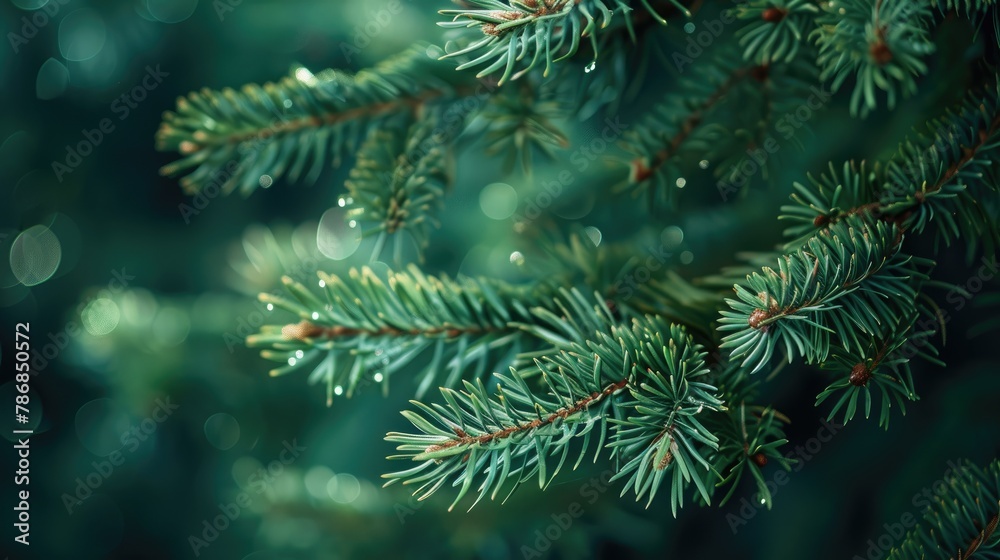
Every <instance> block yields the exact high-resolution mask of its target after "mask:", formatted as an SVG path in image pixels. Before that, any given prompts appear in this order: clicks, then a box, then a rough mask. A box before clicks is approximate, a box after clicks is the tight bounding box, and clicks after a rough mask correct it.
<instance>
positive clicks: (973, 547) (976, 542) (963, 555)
mask: <svg viewBox="0 0 1000 560" xmlns="http://www.w3.org/2000/svg"><path fill="white" fill-rule="evenodd" d="M998 505H1000V504H998ZM998 523H1000V513H998V514H997V515H994V516H993V519H991V520H990V521H989V523H987V524H986V528H985V529H983V530H982V531H980V532H979V534H978V535H976V537H975V538H974V539H972V542H970V543H969V546H968V547H967V548H966V549H965V552H962V551H961V550H959V551H958V556H956V557H955V560H968V559H970V558H972V555H973V554H975V553H976V551H977V550H979V547H980V546H982V545H983V543H984V542H986V541H987V539H989V538H990V537H991V536H992V535H993V532H994V531H996V529H997V524H998Z"/></svg>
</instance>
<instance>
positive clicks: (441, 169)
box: [346, 117, 453, 265]
mask: <svg viewBox="0 0 1000 560" xmlns="http://www.w3.org/2000/svg"><path fill="white" fill-rule="evenodd" d="M438 122H439V119H436V118H433V117H430V118H423V119H421V120H419V121H417V122H416V123H413V124H412V125H410V126H409V127H406V126H392V125H390V126H388V127H387V128H384V129H383V128H379V129H374V130H372V131H371V132H370V133H369V135H368V138H367V139H366V140H365V142H364V143H363V144H362V145H361V148H360V150H359V151H358V155H357V160H358V163H357V165H355V167H354V168H353V169H352V170H351V174H350V178H349V179H348V181H347V183H346V186H347V190H348V192H349V193H350V195H351V196H350V197H349V198H348V199H347V200H348V201H350V202H349V203H347V204H346V206H347V207H348V211H347V216H348V217H349V218H354V219H356V220H360V222H361V223H360V226H361V230H362V232H363V234H362V235H363V236H364V237H367V236H371V235H378V238H379V239H378V242H377V243H376V249H375V250H374V251H373V253H372V259H371V260H372V261H373V262H374V261H376V260H378V259H379V258H380V256H381V252H382V248H383V247H384V242H385V240H386V238H390V237H391V238H393V240H394V242H395V244H396V255H397V259H396V264H397V265H401V264H402V263H401V262H400V258H399V257H398V255H399V254H400V250H401V245H402V241H401V240H400V239H398V237H399V236H400V234H402V233H403V232H407V233H409V234H410V236H411V237H412V238H413V241H414V243H415V245H416V248H417V251H418V254H419V256H420V258H421V261H422V258H423V250H424V249H425V248H426V247H427V243H428V239H429V236H430V230H431V228H432V227H435V228H436V227H439V223H438V221H437V218H436V213H437V211H439V210H440V209H441V207H442V206H443V204H442V199H443V197H444V195H445V190H446V189H447V188H448V187H449V186H450V184H451V181H452V177H451V175H452V174H453V165H452V164H451V163H450V162H449V161H448V160H449V151H450V150H449V146H450V139H449V138H447V137H444V135H441V134H437V135H435V131H440V130H441V129H440V128H437V124H438ZM353 222H354V220H352V223H353ZM355 225H358V224H355Z"/></svg>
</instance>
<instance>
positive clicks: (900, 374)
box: [816, 313, 944, 430]
mask: <svg viewBox="0 0 1000 560" xmlns="http://www.w3.org/2000/svg"><path fill="white" fill-rule="evenodd" d="M919 317H920V315H919V314H917V313H914V314H913V316H912V317H911V318H906V319H904V320H903V322H902V324H901V325H900V326H899V328H897V329H895V331H894V332H889V333H887V334H886V335H884V337H873V339H872V342H871V344H870V346H869V347H868V348H867V349H865V351H864V352H851V351H848V350H844V349H837V350H835V351H834V353H833V355H832V356H831V358H830V361H828V362H826V363H823V364H821V367H822V368H823V369H829V370H833V371H834V372H835V373H836V374H837V375H838V376H839V377H840V379H838V380H837V381H835V382H834V383H832V384H830V385H829V386H828V387H827V388H826V389H824V390H823V391H822V392H821V393H820V394H819V395H818V396H817V397H816V406H819V405H821V404H822V403H823V402H824V401H826V400H827V399H829V398H831V397H833V396H835V395H838V394H839V395H840V398H839V399H837V401H836V404H835V405H834V406H833V408H832V409H831V410H830V414H829V416H828V417H827V420H832V419H833V418H834V417H835V416H836V415H837V412H839V411H840V410H841V409H843V410H844V414H843V420H842V422H841V423H842V424H846V423H848V422H850V421H851V419H852V418H854V414H855V412H856V411H857V408H858V400H859V399H860V397H861V396H862V395H863V396H864V413H865V418H866V419H867V418H869V417H870V416H871V409H872V393H873V392H874V390H873V389H878V393H877V394H878V395H879V396H880V397H881V400H880V403H881V405H880V407H879V425H880V426H882V427H883V428H885V429H886V430H888V429H889V418H890V409H891V408H892V404H893V402H895V403H896V405H897V406H898V407H899V409H900V411H901V412H902V414H904V415H905V414H906V401H907V400H909V401H915V400H917V399H918V398H919V397H917V394H916V389H915V388H914V385H913V375H912V373H911V372H910V359H911V358H913V357H914V356H920V357H922V358H924V359H926V360H928V361H930V362H932V363H934V364H937V365H939V366H942V367H943V366H944V362H942V361H940V360H938V359H937V357H936V356H937V353H938V352H937V349H936V348H934V346H932V345H931V344H930V342H929V339H930V338H932V337H933V336H934V335H935V334H936V330H934V329H928V328H915V327H917V326H918V322H919Z"/></svg>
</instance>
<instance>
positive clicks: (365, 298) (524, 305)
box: [247, 266, 551, 402]
mask: <svg viewBox="0 0 1000 560" xmlns="http://www.w3.org/2000/svg"><path fill="white" fill-rule="evenodd" d="M319 276H320V278H321V280H320V282H319V285H320V287H321V288H322V290H323V292H324V296H325V298H324V299H325V301H324V300H322V299H320V298H319V297H317V296H316V295H315V294H314V293H313V292H312V290H310V289H309V288H307V287H305V286H303V285H301V284H299V283H297V282H294V281H293V280H291V279H289V278H285V279H284V282H285V285H286V287H287V289H288V291H289V293H290V294H291V295H292V296H293V298H294V299H286V298H280V297H275V296H272V295H270V294H261V296H260V300H261V301H263V302H265V303H268V304H269V308H273V307H278V308H281V309H284V310H286V311H290V312H291V313H292V314H293V315H294V316H295V317H297V319H298V322H297V323H287V324H283V325H265V326H263V327H261V331H260V333H259V334H256V335H252V336H250V337H248V338H247V345H248V346H251V347H263V348H264V350H263V351H262V352H261V355H262V356H263V357H265V358H267V359H270V360H274V361H277V362H280V363H283V364H285V365H283V366H281V367H278V368H276V369H274V370H272V371H271V375H272V376H277V375H285V374H288V373H291V372H295V371H299V370H302V369H304V368H306V367H307V366H310V365H314V364H315V367H314V369H313V370H312V373H311V374H310V376H309V380H310V382H311V383H315V382H318V381H323V382H325V383H326V385H327V400H328V402H331V401H332V398H333V395H334V394H337V395H340V394H342V393H345V392H346V393H347V395H348V396H350V395H351V394H352V393H353V392H354V390H355V389H357V388H358V386H359V385H360V384H361V383H362V382H363V381H364V382H368V381H369V380H371V379H374V380H375V381H376V382H379V383H381V382H383V381H384V382H385V384H387V383H388V381H389V379H390V377H391V376H392V375H393V374H394V373H396V372H398V371H399V370H401V369H403V368H404V366H407V365H408V364H411V363H412V364H414V366H415V367H414V368H413V369H414V370H415V371H414V375H415V379H416V380H417V382H418V388H417V390H416V394H417V396H418V397H419V396H421V395H423V394H424V392H426V390H427V389H428V388H429V387H430V386H431V385H432V384H433V383H435V382H441V380H440V379H439V376H440V375H441V374H442V373H443V371H444V370H447V372H448V377H447V379H446V380H444V382H443V383H444V385H445V386H455V385H457V384H458V383H459V380H460V379H470V378H477V377H481V376H483V375H484V374H485V373H489V372H492V371H494V370H495V369H497V368H501V367H503V368H505V367H507V366H510V365H514V364H516V363H517V361H516V359H515V358H516V356H517V355H518V354H519V353H520V352H522V351H527V350H534V349H537V348H538V347H539V346H540V345H541V343H540V342H539V341H538V340H536V339H532V337H530V336H529V335H528V334H527V333H526V332H525V331H524V330H523V329H522V328H520V327H519V326H518V324H517V323H518V322H530V321H531V319H532V315H531V314H530V313H529V311H528V309H529V308H530V307H532V306H542V305H546V303H547V302H548V297H547V296H546V293H544V292H543V291H540V290H532V289H527V288H518V287H514V286H510V285H507V284H504V283H501V282H495V281H490V280H485V279H478V280H476V279H471V278H463V277H460V278H459V279H457V280H451V279H450V278H448V277H446V276H441V277H433V276H424V275H423V274H422V273H421V272H420V271H418V270H417V269H416V267H413V266H411V267H410V268H409V270H408V272H399V273H393V272H390V273H389V274H388V278H387V280H383V279H381V278H379V277H378V276H377V275H376V274H375V273H374V272H372V271H371V270H370V269H368V268H363V269H361V270H360V271H359V270H356V269H352V270H351V271H350V274H349V275H348V277H346V278H341V277H338V276H330V275H326V274H323V273H320V274H319ZM549 305H551V304H549ZM431 350H433V352H432V356H431V358H430V360H419V361H418V360H417V358H419V357H421V356H425V355H426V354H427V353H428V352H429V351H431ZM317 362H318V364H317ZM416 364H420V365H416Z"/></svg>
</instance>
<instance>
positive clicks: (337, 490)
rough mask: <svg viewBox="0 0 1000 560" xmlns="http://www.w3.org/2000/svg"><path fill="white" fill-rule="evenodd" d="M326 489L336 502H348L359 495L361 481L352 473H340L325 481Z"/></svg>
mask: <svg viewBox="0 0 1000 560" xmlns="http://www.w3.org/2000/svg"><path fill="white" fill-rule="evenodd" d="M326 491H327V492H328V493H329V494H330V499H332V500H333V501H335V502H337V503H338V504H349V503H351V502H353V501H354V500H357V499H358V496H360V495H361V483H360V482H358V479H357V478H356V477H355V476H354V475H351V474H347V473H340V474H338V475H337V476H335V477H333V478H331V479H330V481H329V482H327V485H326Z"/></svg>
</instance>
